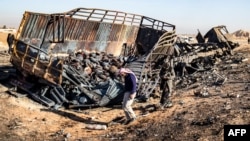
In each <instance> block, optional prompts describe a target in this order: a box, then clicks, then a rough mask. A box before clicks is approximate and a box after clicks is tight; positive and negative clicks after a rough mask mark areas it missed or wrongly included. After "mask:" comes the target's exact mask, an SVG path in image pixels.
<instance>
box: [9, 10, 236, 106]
mask: <svg viewBox="0 0 250 141" xmlns="http://www.w3.org/2000/svg"><path fill="white" fill-rule="evenodd" d="M222 29H224V30H225V29H226V27H225V26H218V27H214V28H212V29H211V30H210V31H209V32H208V33H207V34H206V35H205V36H204V37H203V36H202V35H201V34H200V33H199V34H198V35H197V40H198V41H199V42H198V43H194V44H188V43H185V42H182V41H180V40H178V39H177V36H176V34H175V26H174V25H172V24H169V23H166V22H163V21H159V20H156V19H152V18H149V17H145V16H141V15H135V14H130V13H124V12H118V11H110V10H102V9H85V8H77V9H73V10H71V11H69V12H65V13H56V14H43V13H33V12H25V13H24V17H23V19H22V21H21V24H20V27H19V30H18V32H17V34H16V37H15V41H14V46H13V51H12V53H11V63H12V64H13V66H14V67H15V68H16V69H17V73H16V75H13V76H12V77H10V79H9V82H10V84H11V85H13V86H14V87H16V88H18V89H21V90H22V91H25V93H28V95H29V96H31V97H32V98H33V99H34V100H36V101H37V102H39V103H41V104H44V105H46V106H49V107H54V108H59V107H61V106H65V107H67V108H79V107H82V108H84V107H98V106H108V105H114V104H121V101H122V98H123V90H124V89H123V83H122V79H121V78H120V76H119V75H118V74H117V70H118V69H119V68H121V67H127V68H130V69H131V70H132V71H134V73H135V74H136V76H137V78H138V80H139V81H138V88H137V98H138V99H139V98H141V97H144V98H145V97H146V98H148V97H149V96H150V95H151V94H152V93H153V92H154V91H155V89H156V87H157V86H158V84H159V82H160V81H161V79H160V76H159V72H160V70H161V67H162V65H163V64H164V63H168V61H169V56H171V57H172V58H173V60H174V64H175V68H174V71H175V73H176V75H177V78H184V76H186V75H188V74H191V73H194V72H195V71H201V70H206V69H208V68H209V67H210V65H211V66H212V65H213V63H214V59H216V57H220V56H223V55H228V54H230V53H232V52H231V51H232V49H233V48H234V47H236V46H237V44H235V43H233V42H232V41H230V40H229V38H228V37H226V36H225V35H226V34H224V33H221V30H222ZM226 32H227V31H226ZM227 34H228V32H227ZM176 81H178V82H179V83H178V84H183V82H184V80H183V79H181V81H180V79H176Z"/></svg>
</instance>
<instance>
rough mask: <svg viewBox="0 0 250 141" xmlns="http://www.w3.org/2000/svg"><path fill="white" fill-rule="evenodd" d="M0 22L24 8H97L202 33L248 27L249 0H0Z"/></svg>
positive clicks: (14, 18) (11, 22) (15, 18)
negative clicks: (217, 29) (130, 14)
mask: <svg viewBox="0 0 250 141" xmlns="http://www.w3.org/2000/svg"><path fill="white" fill-rule="evenodd" d="M0 3H1V8H0V12H1V15H0V26H3V25H6V26H7V27H15V28H18V26H19V24H20V21H21V19H22V16H23V13H24V12H25V11H31V12H41V13H48V14H50V13H58V12H66V11H70V10H72V9H75V8H79V7H83V8H100V9H107V10H117V11H121V12H127V13H133V14H139V15H144V16H148V17H151V18H154V19H158V20H162V21H165V22H167V23H170V24H174V25H176V31H177V33H195V34H196V33H197V29H200V31H201V33H202V34H205V33H206V32H207V31H208V30H209V29H210V28H212V27H213V26H217V25H226V26H227V29H228V30H229V32H234V31H236V30H239V29H243V30H248V31H250V14H249V13H250V10H249V9H250V8H249V7H250V0H1V2H0Z"/></svg>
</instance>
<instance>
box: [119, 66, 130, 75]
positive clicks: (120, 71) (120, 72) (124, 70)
mask: <svg viewBox="0 0 250 141" xmlns="http://www.w3.org/2000/svg"><path fill="white" fill-rule="evenodd" d="M127 73H132V71H131V70H130V69H127V68H121V69H120V70H119V74H120V75H121V76H126V74H127Z"/></svg>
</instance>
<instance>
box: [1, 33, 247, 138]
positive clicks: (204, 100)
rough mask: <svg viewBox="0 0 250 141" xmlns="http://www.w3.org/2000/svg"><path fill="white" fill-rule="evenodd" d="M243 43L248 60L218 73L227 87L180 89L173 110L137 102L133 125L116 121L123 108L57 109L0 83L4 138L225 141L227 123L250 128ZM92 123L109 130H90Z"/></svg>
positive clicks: (154, 100)
mask: <svg viewBox="0 0 250 141" xmlns="http://www.w3.org/2000/svg"><path fill="white" fill-rule="evenodd" d="M1 38H2V37H1ZM241 42H242V43H243V44H242V45H241V46H240V47H239V48H237V49H235V53H236V54H237V53H240V54H241V55H243V56H244V57H245V58H246V61H244V62H241V63H239V64H237V65H236V66H237V67H233V68H230V69H225V70H221V71H220V74H221V75H224V76H226V77H227V78H228V79H227V81H226V83H225V84H224V85H220V86H207V87H208V89H209V97H197V96H195V95H194V91H196V90H197V89H196V88H192V89H188V88H185V89H178V90H176V94H175V95H174V96H173V97H172V100H173V103H174V106H173V107H171V108H168V109H165V110H155V109H154V107H152V105H153V104H156V103H158V102H159V97H158V98H151V99H150V100H149V102H147V103H134V105H133V107H134V110H135V112H136V114H137V115H142V116H141V117H139V118H138V119H137V120H136V121H135V122H134V123H132V124H129V125H123V124H118V123H114V122H112V121H113V120H115V119H119V118H122V117H123V116H124V113H123V111H122V110H121V107H119V106H115V107H102V108H95V109H85V110H82V109H79V110H74V111H73V110H67V109H59V110H58V111H55V110H51V109H48V108H47V107H44V106H42V105H40V104H39V103H37V102H34V101H33V100H31V99H30V98H28V97H22V98H16V97H14V96H12V95H10V94H8V93H6V92H5V91H6V90H7V89H8V87H5V86H4V85H5V84H6V82H4V81H1V86H0V111H1V114H0V123H1V126H0V140H4V141H12V140H16V141H19V140H20V141H24V140H25V141H26V140H27V141H30V140H35V141H45V140H46V141H47V140H51V141H52V140H53V141H54V140H58V141H61V140H72V141H75V140H77V141H80V140H84V141H85V140H91V141H92V140H98V141H99V140H173V141H174V140H181V141H184V140H187V141H189V140H198V141H210V140H211V141H212V140H213V141H220V140H223V126H224V125H226V124H250V118H249V117H250V105H249V101H250V95H249V94H250V84H249V83H250V81H249V80H250V75H249V73H250V72H249V66H250V55H249V53H250V46H249V45H248V44H245V43H244V42H245V41H241ZM247 59H248V60H247ZM221 63H222V65H225V64H223V62H221ZM218 65H220V64H218ZM226 65H229V66H230V65H232V64H230V63H229V64H226ZM233 66H235V65H233ZM90 123H91V124H105V125H108V127H107V129H106V130H92V129H87V128H86V126H87V125H88V124H90Z"/></svg>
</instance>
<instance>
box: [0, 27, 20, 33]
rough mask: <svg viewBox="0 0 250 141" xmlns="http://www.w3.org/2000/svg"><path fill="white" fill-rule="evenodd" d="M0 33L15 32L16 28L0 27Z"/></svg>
mask: <svg viewBox="0 0 250 141" xmlns="http://www.w3.org/2000/svg"><path fill="white" fill-rule="evenodd" d="M0 33H16V29H14V28H6V29H3V28H2V29H0Z"/></svg>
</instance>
